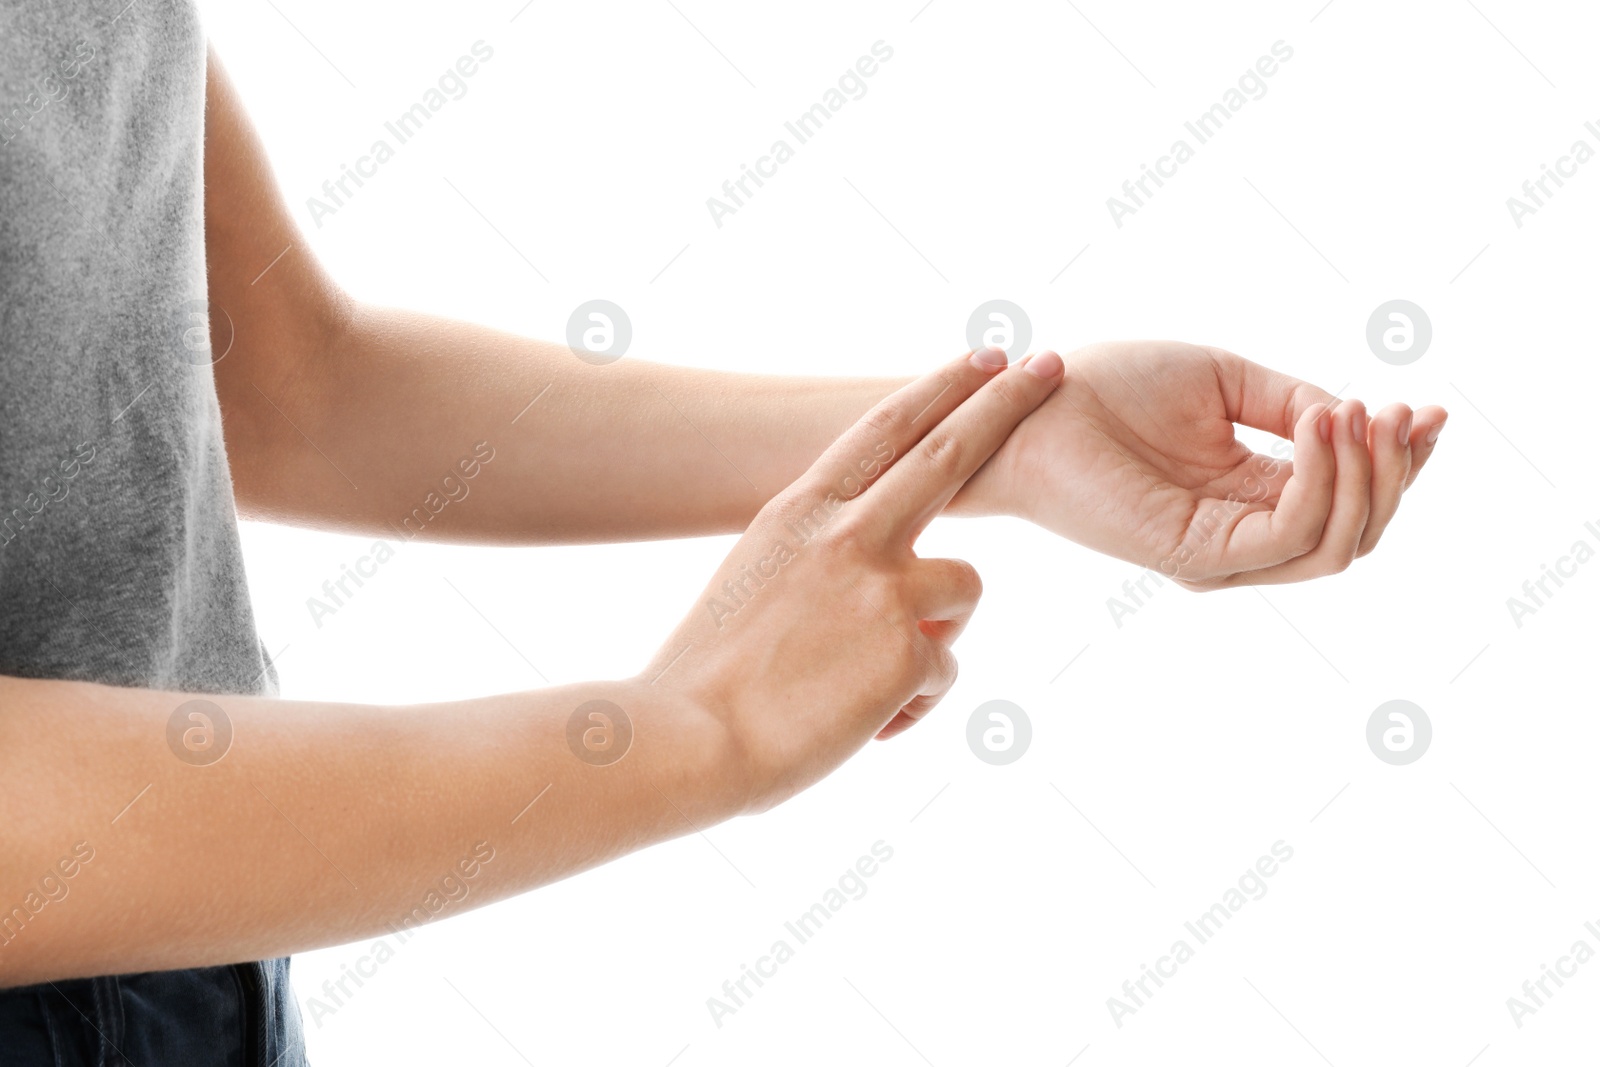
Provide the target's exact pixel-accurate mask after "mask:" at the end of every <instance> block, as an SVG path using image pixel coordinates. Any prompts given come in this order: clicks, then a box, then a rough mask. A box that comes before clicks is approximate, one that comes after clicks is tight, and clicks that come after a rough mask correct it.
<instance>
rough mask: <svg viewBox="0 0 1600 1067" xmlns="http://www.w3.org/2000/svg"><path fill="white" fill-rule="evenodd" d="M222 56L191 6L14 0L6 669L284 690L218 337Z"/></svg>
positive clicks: (6, 273)
mask: <svg viewBox="0 0 1600 1067" xmlns="http://www.w3.org/2000/svg"><path fill="white" fill-rule="evenodd" d="M119 9H120V11H119ZM205 64H206V48H205V38H204V35H203V33H202V31H201V28H200V24H199V19H198V15H197V13H196V11H195V9H194V6H193V4H192V3H191V2H190V0H135V2H134V3H129V4H127V6H126V7H123V6H122V0H109V2H108V0H96V2H89V0H57V2H53V3H48V4H45V3H14V2H4V3H0V674H7V675H17V676H26V677H33V678H71V679H81V680H88V681H96V682H106V683H110V684H115V685H125V686H139V687H145V688H166V689H178V690H191V691H199V692H212V693H257V692H275V691H276V679H275V677H274V675H273V672H272V670H271V668H270V666H269V665H268V663H267V662H266V659H265V656H264V653H263V649H262V647H261V643H260V641H259V640H258V639H257V637H256V632H255V624H254V621H253V619H252V616H251V611H250V601H249V596H248V591H247V589H246V586H245V580H244V570H243V564H242V562H241V559H240V552H239V539H238V530H237V527H236V522H235V513H234V504H233V485H232V481H231V478H230V475H229V472H228V458H227V454H226V453H225V451H224V449H223V441H222V423H221V419H220V416H219V413H218V407H217V394H216V388H215V384H214V382H213V379H212V364H211V360H212V357H213V353H212V352H211V349H210V345H209V340H208V337H207V318H206V310H205V309H206V304H205V300H206V259H205V232H204V215H203V210H202V208H203V202H202V168H201V150H202V145H203V134H204V109H205ZM215 355H216V356H218V357H222V358H225V353H215Z"/></svg>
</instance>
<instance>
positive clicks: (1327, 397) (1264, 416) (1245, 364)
mask: <svg viewBox="0 0 1600 1067" xmlns="http://www.w3.org/2000/svg"><path fill="white" fill-rule="evenodd" d="M1205 351H1206V352H1207V353H1208V354H1209V355H1210V356H1211V359H1212V363H1213V365H1214V366H1215V367H1216V370H1217V382H1218V384H1219V385H1220V386H1221V387H1222V396H1223V402H1224V403H1225V404H1226V405H1227V410H1228V418H1229V420H1230V421H1232V422H1242V423H1244V424H1245V425H1246V426H1254V427H1255V428H1256V429H1258V430H1265V431H1267V432H1268V433H1271V434H1277V435H1278V436H1279V437H1285V438H1287V437H1292V436H1293V435H1294V428H1295V427H1296V426H1297V425H1299V423H1300V419H1301V417H1302V416H1304V415H1305V413H1306V410H1307V409H1308V408H1310V407H1311V406H1312V405H1314V404H1323V405H1331V404H1332V403H1333V402H1334V397H1333V394H1332V393H1329V392H1327V391H1326V390H1323V389H1319V388H1317V387H1316V386H1314V385H1312V384H1310V383H1309V382H1303V381H1301V380H1300V379H1298V378H1291V377H1289V376H1288V375H1287V374H1280V373H1279V372H1278V371H1275V370H1272V369H1271V368H1270V367H1263V366H1261V365H1260V364H1259V363H1252V362H1250V361H1249V360H1248V359H1244V358H1243V357H1241V356H1236V355H1234V354H1233V353H1232V352H1228V351H1226V350H1224V349H1221V348H1206V349H1205Z"/></svg>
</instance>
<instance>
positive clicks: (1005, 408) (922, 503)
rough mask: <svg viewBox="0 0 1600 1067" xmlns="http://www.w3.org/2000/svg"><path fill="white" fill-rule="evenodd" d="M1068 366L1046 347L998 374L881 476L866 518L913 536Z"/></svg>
mask: <svg viewBox="0 0 1600 1067" xmlns="http://www.w3.org/2000/svg"><path fill="white" fill-rule="evenodd" d="M1063 372H1064V367H1063V364H1062V362H1061V357H1060V356H1058V355H1056V354H1055V353H1054V352H1042V353H1040V354H1039V355H1036V356H1030V357H1029V358H1027V359H1025V360H1023V361H1022V362H1021V363H1020V364H1018V365H1017V366H1016V367H1014V368H1012V369H1010V370H1008V371H1006V372H1005V373H1003V374H1000V375H997V376H995V377H994V378H993V379H992V380H990V381H989V382H988V383H987V384H985V385H984V386H983V387H982V388H981V389H979V390H978V391H977V392H976V393H975V394H974V395H973V396H971V397H970V398H969V399H967V400H966V401H965V402H964V403H962V404H961V406H960V407H957V408H956V409H955V410H954V411H952V412H951V413H950V414H948V415H947V416H946V417H945V418H944V419H943V421H941V422H940V423H939V424H938V425H937V426H935V427H934V428H933V429H931V430H929V431H928V433H927V434H926V435H925V436H924V437H923V438H922V439H921V440H920V441H918V442H917V444H916V446H915V447H913V448H912V449H911V451H910V452H908V453H906V454H905V455H904V456H902V457H901V458H900V459H898V460H896V461H895V463H894V466H892V467H890V468H889V470H888V472H887V473H885V474H883V475H882V476H881V477H880V478H879V479H878V483H877V485H876V486H875V487H874V488H873V492H872V494H871V495H870V496H869V497H868V498H867V499H865V500H863V501H862V503H863V505H865V507H866V509H867V511H866V515H867V516H870V517H868V518H864V519H863V521H865V522H866V523H868V525H870V526H871V527H872V528H873V529H874V530H875V531H877V532H879V533H881V534H883V535H885V536H888V537H891V538H895V539H901V540H904V542H905V543H907V544H909V543H910V542H912V541H914V540H915V539H916V537H917V535H918V534H919V533H921V532H922V530H923V528H924V527H926V526H927V524H928V523H929V522H931V521H932V520H933V517H934V516H935V515H937V514H939V512H941V511H943V510H944V507H945V505H946V504H948V503H949V502H950V498H951V497H953V496H955V494H956V491H957V490H959V489H960V488H961V486H962V485H964V484H965V483H966V481H967V479H969V478H971V477H972V476H973V475H974V474H976V473H977V471H978V468H979V467H981V466H983V465H984V463H986V462H987V461H988V459H989V457H990V456H992V455H994V453H995V450H996V449H998V448H999V447H1000V446H1001V445H1002V444H1003V443H1005V439H1006V438H1007V437H1009V436H1010V435H1011V431H1012V430H1013V429H1015V428H1016V425H1017V424H1018V423H1019V422H1021V421H1022V420H1023V419H1024V418H1026V417H1027V416H1028V414H1029V413H1031V412H1032V411H1033V410H1034V409H1035V408H1037V407H1038V406H1039V405H1040V404H1041V403H1043V402H1044V400H1045V398H1046V397H1048V396H1049V395H1050V393H1051V392H1052V391H1053V390H1054V389H1055V387H1056V386H1057V385H1058V384H1059V383H1060V381H1061V376H1062V374H1063Z"/></svg>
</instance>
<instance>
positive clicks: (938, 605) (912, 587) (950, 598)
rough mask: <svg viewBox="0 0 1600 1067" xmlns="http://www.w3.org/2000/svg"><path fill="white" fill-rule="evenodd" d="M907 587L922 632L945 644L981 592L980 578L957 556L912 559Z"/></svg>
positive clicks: (951, 639)
mask: <svg viewBox="0 0 1600 1067" xmlns="http://www.w3.org/2000/svg"><path fill="white" fill-rule="evenodd" d="M907 587H908V588H907V592H908V594H909V596H910V601H911V608H912V611H913V612H914V613H915V614H916V617H917V619H918V625H919V626H920V628H921V629H922V632H923V633H924V634H926V635H928V636H929V637H931V638H933V639H934V640H935V641H940V642H942V643H944V644H946V645H948V644H951V643H952V642H954V641H955V639H956V638H957V637H960V636H961V631H963V630H965V629H966V628H967V623H968V622H969V621H970V620H971V619H972V613H973V612H974V611H975V610H977V607H978V598H979V597H981V596H983V579H982V578H979V577H978V572H977V571H976V570H975V569H974V568H973V566H972V564H970V563H968V562H966V561H965V560H960V559H918V560H915V561H913V563H912V568H911V575H910V577H909V579H908V580H907Z"/></svg>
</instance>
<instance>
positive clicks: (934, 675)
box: [877, 641, 958, 741]
mask: <svg viewBox="0 0 1600 1067" xmlns="http://www.w3.org/2000/svg"><path fill="white" fill-rule="evenodd" d="M926 646H927V649H926V651H925V658H926V659H927V661H928V662H929V665H930V667H931V670H930V671H929V674H928V679H927V682H926V684H925V685H924V686H923V688H922V691H921V692H919V693H918V694H917V695H916V696H915V697H913V698H912V699H911V701H910V702H909V703H907V704H906V706H905V707H903V708H901V709H900V710H899V711H898V712H896V713H895V716H894V718H892V719H890V720H889V721H888V722H887V723H885V724H884V727H883V729H881V730H879V731H878V733H877V738H878V740H880V741H887V740H888V739H889V738H891V737H893V736H895V735H896V734H899V733H904V732H905V731H906V730H909V729H910V728H911V727H912V726H914V725H915V724H916V723H918V722H920V721H921V720H922V719H923V718H924V717H925V716H926V715H927V714H928V712H930V711H932V710H933V709H934V708H935V707H936V706H937V705H938V703H939V701H941V700H943V699H944V697H945V694H946V693H948V692H950V687H951V686H953V685H955V682H956V674H957V673H958V668H957V666H956V657H955V653H953V652H951V651H950V650H949V649H948V648H946V647H945V646H944V645H941V644H939V643H938V642H937V641H929V642H926Z"/></svg>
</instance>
